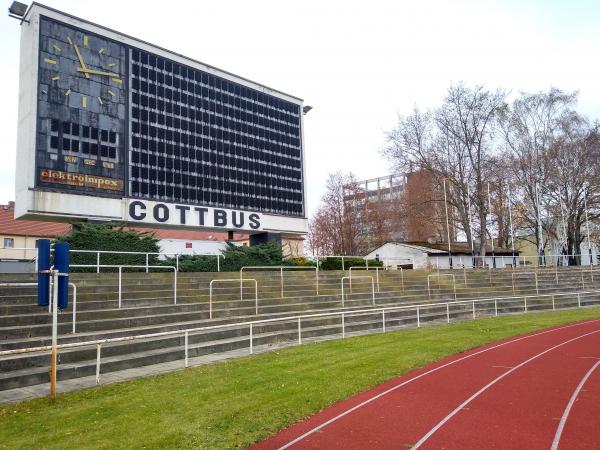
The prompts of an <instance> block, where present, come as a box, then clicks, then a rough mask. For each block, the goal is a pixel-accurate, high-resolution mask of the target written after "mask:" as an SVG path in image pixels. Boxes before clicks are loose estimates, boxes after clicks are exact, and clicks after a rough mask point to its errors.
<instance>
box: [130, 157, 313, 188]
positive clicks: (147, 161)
mask: <svg viewBox="0 0 600 450" xmlns="http://www.w3.org/2000/svg"><path fill="white" fill-rule="evenodd" d="M206 155H209V156H210V158H208V159H203V160H186V159H181V158H180V157H174V158H169V157H163V156H156V155H148V154H146V153H140V152H138V151H135V150H134V151H132V152H131V160H130V165H131V167H132V168H133V167H139V166H148V167H150V168H159V169H163V170H164V169H167V170H175V171H186V172H189V173H191V174H196V173H198V174H201V173H209V172H212V171H217V170H226V171H227V172H228V173H229V174H230V176H232V177H235V176H243V173H244V172H248V173H252V174H254V175H255V176H256V177H260V176H271V177H274V178H278V177H280V178H288V179H290V180H292V181H297V183H298V190H302V189H301V183H300V180H301V179H302V171H301V170H300V169H288V168H286V167H281V166H278V165H275V164H267V163H260V162H257V161H252V160H248V159H240V158H223V157H222V155H219V154H214V153H210V154H207V153H205V154H204V156H206ZM235 169H238V170H237V171H236V170H235Z"/></svg>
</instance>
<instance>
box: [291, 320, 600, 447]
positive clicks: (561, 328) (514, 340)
mask: <svg viewBox="0 0 600 450" xmlns="http://www.w3.org/2000/svg"><path fill="white" fill-rule="evenodd" d="M598 321H600V319H595V320H588V321H586V322H580V323H573V324H570V325H564V326H562V327H558V328H553V329H551V330H545V331H539V332H537V333H533V334H528V335H527V336H522V337H519V338H515V339H511V340H510V341H507V342H503V343H501V344H497V345H494V346H491V347H487V348H485V349H483V350H479V351H478V352H475V353H471V354H469V355H466V356H463V357H461V358H458V359H455V360H453V361H450V362H447V363H446V364H443V365H441V366H438V367H435V368H433V369H430V370H428V371H427V372H423V373H422V374H420V375H417V376H416V377H413V378H411V379H409V380H406V381H403V382H402V383H399V384H397V385H395V386H392V387H391V388H389V389H387V390H385V391H383V392H381V393H379V394H377V395H375V396H374V397H371V398H369V399H367V400H364V401H363V402H361V403H359V404H358V405H356V406H353V407H352V408H350V409H347V410H346V411H344V412H342V413H340V414H338V415H337V416H335V417H333V418H331V419H329V420H328V421H326V422H323V423H322V424H321V425H319V426H316V427H315V428H313V429H311V430H309V431H307V432H306V433H304V434H302V435H300V436H298V437H297V438H295V439H293V440H291V441H290V442H288V443H287V444H285V445H283V446H282V447H279V450H284V449H286V448H289V447H291V446H292V445H294V444H296V443H298V442H300V441H301V440H303V439H304V438H306V437H308V436H310V435H311V434H313V433H316V432H317V431H320V430H321V429H322V428H325V427H326V426H327V425H330V424H332V423H334V422H337V421H338V420H339V419H341V418H342V417H345V416H347V415H348V414H350V413H352V412H354V411H356V410H357V409H360V408H362V407H363V406H365V405H368V404H369V403H371V402H374V401H375V400H377V399H379V398H381V397H383V396H384V395H387V394H389V393H390V392H393V391H395V390H397V389H400V388H401V387H403V386H406V385H407V384H409V383H412V382H413V381H416V380H418V379H420V378H423V377H425V376H427V375H429V374H432V373H434V372H437V371H438V370H441V369H443V368H445V367H448V366H451V365H453V364H456V363H458V362H461V361H464V360H465V359H469V358H472V357H473V356H477V355H480V354H482V353H486V352H489V351H490V350H494V349H497V348H499V347H504V346H505V345H508V344H512V343H514V342H519V341H522V340H524V339H529V338H532V337H537V336H541V335H543V334H547V333H553V332H555V331H561V330H565V329H567V328H573V327H578V326H583V325H587V324H590V323H594V322H598Z"/></svg>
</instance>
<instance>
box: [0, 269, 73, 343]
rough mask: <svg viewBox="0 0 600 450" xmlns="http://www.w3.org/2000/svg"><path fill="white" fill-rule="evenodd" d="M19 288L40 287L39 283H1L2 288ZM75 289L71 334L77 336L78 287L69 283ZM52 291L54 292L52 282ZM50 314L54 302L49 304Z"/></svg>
mask: <svg viewBox="0 0 600 450" xmlns="http://www.w3.org/2000/svg"><path fill="white" fill-rule="evenodd" d="M18 286H36V287H37V286H38V284H37V283H0V287H18ZM69 286H70V287H71V288H72V289H73V310H72V311H71V332H72V333H73V334H75V329H76V326H77V286H76V285H75V283H69ZM50 290H52V280H50ZM48 303H49V304H48V312H52V302H48Z"/></svg>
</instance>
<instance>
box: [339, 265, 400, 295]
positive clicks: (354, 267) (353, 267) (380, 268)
mask: <svg viewBox="0 0 600 450" xmlns="http://www.w3.org/2000/svg"><path fill="white" fill-rule="evenodd" d="M352 269H355V270H374V271H375V278H376V283H375V284H376V285H377V293H380V292H381V291H380V289H379V270H385V269H384V268H382V267H371V268H370V269H369V268H368V267H363V266H352V267H350V268H349V269H348V272H349V273H350V276H349V278H350V292H352ZM355 278H356V277H355ZM402 284H404V283H402Z"/></svg>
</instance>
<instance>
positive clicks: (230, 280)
mask: <svg viewBox="0 0 600 450" xmlns="http://www.w3.org/2000/svg"><path fill="white" fill-rule="evenodd" d="M243 281H253V282H254V304H255V311H254V314H255V315H258V283H257V282H256V280H255V279H254V278H244V280H243ZM238 282H239V280H238V279H237V278H217V279H215V280H211V281H210V284H209V286H208V290H209V296H208V311H209V312H208V314H209V318H210V319H212V318H213V313H212V312H213V307H212V298H213V283H236V284H237V283H238ZM242 295H243V293H242V292H240V300H244V297H243V296H242Z"/></svg>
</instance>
